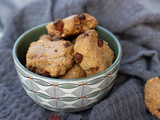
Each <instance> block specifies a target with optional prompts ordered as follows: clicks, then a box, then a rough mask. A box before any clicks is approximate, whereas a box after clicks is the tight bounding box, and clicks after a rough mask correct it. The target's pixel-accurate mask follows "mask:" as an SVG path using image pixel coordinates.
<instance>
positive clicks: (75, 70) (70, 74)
mask: <svg viewBox="0 0 160 120" xmlns="http://www.w3.org/2000/svg"><path fill="white" fill-rule="evenodd" d="M83 77H85V72H84V71H83V70H82V68H81V67H80V66H79V65H78V64H76V63H75V64H74V65H73V67H72V68H70V69H69V70H68V71H67V72H66V74H65V75H63V76H61V77H59V79H77V78H83Z"/></svg>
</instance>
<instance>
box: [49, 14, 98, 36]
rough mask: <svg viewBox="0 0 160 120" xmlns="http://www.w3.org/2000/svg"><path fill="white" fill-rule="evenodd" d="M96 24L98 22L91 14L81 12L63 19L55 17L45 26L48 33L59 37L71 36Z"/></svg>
mask: <svg viewBox="0 0 160 120" xmlns="http://www.w3.org/2000/svg"><path fill="white" fill-rule="evenodd" d="M97 24H98V22H97V20H96V19H95V18H94V17H93V16H91V15H89V14H87V13H81V14H79V15H71V16H69V17H67V18H64V19H63V20H60V19H56V20H55V21H54V22H51V23H49V24H48V25H47V26H46V28H47V31H48V34H50V35H53V37H54V38H58V39H60V38H61V37H63V38H67V37H71V36H72V37H73V36H75V35H78V34H80V33H83V32H84V31H86V30H89V29H94V28H96V27H97Z"/></svg>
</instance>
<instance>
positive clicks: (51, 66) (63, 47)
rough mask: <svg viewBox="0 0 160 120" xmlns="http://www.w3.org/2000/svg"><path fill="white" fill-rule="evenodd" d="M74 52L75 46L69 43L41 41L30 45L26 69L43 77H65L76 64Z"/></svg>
mask: <svg viewBox="0 0 160 120" xmlns="http://www.w3.org/2000/svg"><path fill="white" fill-rule="evenodd" d="M43 37H44V36H43ZM41 38H42V37H41ZM73 52H74V51H73V44H72V43H70V42H69V41H64V40H59V41H49V40H48V41H46V40H43V39H40V40H38V41H37V42H33V43H31V44H30V47H29V49H28V51H27V55H26V68H27V69H29V70H30V71H32V72H35V73H37V74H40V75H43V76H52V77H58V76H61V75H64V74H65V73H66V71H67V70H68V69H70V68H71V67H72V65H73V63H74V59H73Z"/></svg>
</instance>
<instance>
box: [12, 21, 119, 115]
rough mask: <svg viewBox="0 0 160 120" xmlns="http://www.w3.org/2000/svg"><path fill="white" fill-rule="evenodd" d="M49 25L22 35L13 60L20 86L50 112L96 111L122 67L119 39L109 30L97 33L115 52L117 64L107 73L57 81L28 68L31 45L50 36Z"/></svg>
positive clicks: (114, 63)
mask: <svg viewBox="0 0 160 120" xmlns="http://www.w3.org/2000/svg"><path fill="white" fill-rule="evenodd" d="M46 25H47V24H43V25H40V26H37V27H34V28H32V29H30V30H28V31H26V32H25V33H24V34H22V35H21V36H20V37H19V38H18V40H17V41H16V42H15V44H14V47H13V60H14V63H15V68H16V70H17V74H18V76H19V79H20V81H21V84H22V86H23V88H24V90H25V91H26V93H27V94H28V96H30V97H31V98H32V99H33V101H35V102H36V103H37V104H39V105H40V106H42V107H44V108H46V109H49V110H51V111H65V112H77V111H82V110H85V109H88V108H91V107H93V106H94V105H95V104H97V103H98V102H100V101H101V100H102V99H103V98H104V97H105V96H106V95H107V93H108V92H109V91H110V89H111V88H112V86H113V84H114V82H115V77H116V76H117V72H118V69H119V65H120V60H121V56H122V49H121V45H120V43H119V41H118V40H117V38H116V37H115V36H114V35H113V34H112V33H111V32H109V31H108V30H107V29H105V28H103V27H101V26H97V28H96V31H97V32H98V33H99V34H100V35H101V36H102V37H103V39H104V40H105V41H107V42H108V44H109V46H110V48H111V49H112V50H113V51H114V57H115V59H114V62H113V64H112V65H111V66H110V67H109V68H107V69H106V70H104V71H102V72H100V73H98V74H96V75H93V76H90V77H85V78H80V79H55V78H49V77H44V76H40V75H38V74H35V73H33V72H31V71H29V70H27V69H26V68H25V60H26V53H27V50H28V48H29V45H30V43H31V42H33V41H37V40H38V39H39V37H40V36H41V35H43V34H47V30H46V28H45V26H46Z"/></svg>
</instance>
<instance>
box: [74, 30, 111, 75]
mask: <svg viewBox="0 0 160 120" xmlns="http://www.w3.org/2000/svg"><path fill="white" fill-rule="evenodd" d="M74 60H75V62H76V63H78V64H79V65H80V66H81V68H82V69H83V70H84V71H85V73H86V76H87V77H88V76H91V75H95V74H97V73H99V72H102V71H104V70H105V69H107V68H108V67H109V66H111V65H112V62H113V60H114V53H113V51H112V50H111V48H110V47H109V46H108V43H107V42H106V41H104V40H103V39H102V38H101V37H100V36H99V35H98V33H97V32H96V31H95V30H87V31H86V32H84V33H83V34H81V35H79V36H78V37H77V39H76V42H75V45H74Z"/></svg>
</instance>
